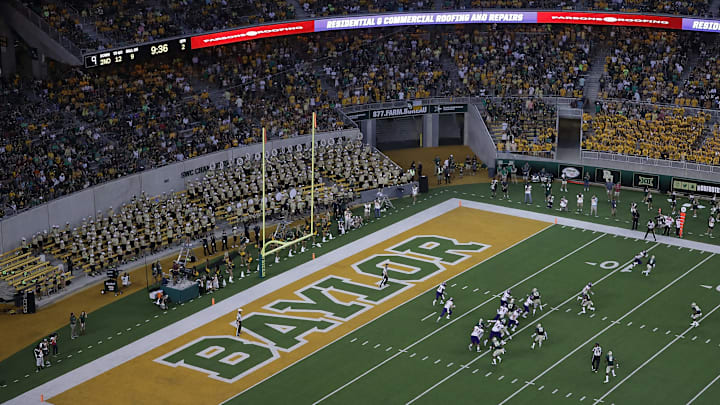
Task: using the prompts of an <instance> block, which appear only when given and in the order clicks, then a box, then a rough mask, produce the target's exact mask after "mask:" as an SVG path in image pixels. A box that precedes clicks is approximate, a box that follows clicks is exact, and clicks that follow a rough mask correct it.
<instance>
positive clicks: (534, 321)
mask: <svg viewBox="0 0 720 405" xmlns="http://www.w3.org/2000/svg"><path fill="white" fill-rule="evenodd" d="M657 246H658V245H654V246H651V247H650V249H648V251H650V250H652V249H654V248H655V247H657ZM631 262H632V260H630V261H628V262H627V263H625V264H623V265H622V266H618V267H617V268H616V269H615V270H613V271H611V272H610V273H608V274H606V275H604V276H603V277H601V278H600V279H599V280H597V281H595V282H594V283H593V285H597V284H599V283H601V282H602V281H603V280H605V279H606V278H608V277H610V276H612V275H613V274H615V273H617V272H618V271H620V270H621V269H623V268H624V267H625V266H627V265H628V264H629V263H631ZM578 293H579V291H577V292H575V293H573V294H572V295H571V296H570V297H569V298H568V299H566V300H565V301H563V302H562V303H560V304H559V305H556V306H554V307H552V309H550V311H548V312H546V313H544V314H543V315H542V316H540V317H539V318H535V319H533V321H532V322H528V324H527V325H525V326H523V327H522V328H520V329H519V330H518V331H517V332H514V333H513V334H512V336H513V337H515V336H516V335H517V334H519V333H520V332H522V331H523V330H525V329H527V328H529V327H530V326H534V325H535V324H536V322H540V320H541V319H543V318H545V317H546V316H548V315H550V314H551V313H553V312H554V311H556V310H557V308H559V307H562V306H563V305H565V304H567V303H568V302H570V301H572V300H575V299H576V298H577V296H578ZM488 353H490V350H486V351H485V352H483V353H482V354H480V355H478V356H476V357H475V358H474V359H472V360H470V361H469V362H468V363H466V364H465V365H463V366H461V367H460V368H458V369H457V370H455V371H454V372H453V373H451V374H450V375H448V376H447V377H445V378H443V379H442V380H440V381H438V382H437V383H435V384H434V385H433V386H432V387H430V388H428V389H426V390H425V391H423V392H422V393H420V395H418V396H416V397H415V398H413V399H411V400H410V401H408V402H407V403H406V404H405V405H409V404H412V403H413V402H415V401H417V400H418V399H420V398H422V397H423V396H425V394H427V393H428V392H430V391H432V390H434V389H435V388H437V387H438V386H440V384H442V383H444V382H445V381H447V380H449V379H451V378H452V377H454V376H455V375H456V374H457V373H459V372H461V371H462V370H464V369H465V368H467V367H469V366H470V365H471V364H473V363H474V362H476V361H477V360H480V358H481V357H483V356H485V355H486V354H488ZM532 383H533V381H530V382H526V384H525V386H524V387H527V386H528V385H530V384H532Z"/></svg>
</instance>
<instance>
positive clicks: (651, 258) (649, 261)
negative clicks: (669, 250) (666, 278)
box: [642, 255, 655, 276]
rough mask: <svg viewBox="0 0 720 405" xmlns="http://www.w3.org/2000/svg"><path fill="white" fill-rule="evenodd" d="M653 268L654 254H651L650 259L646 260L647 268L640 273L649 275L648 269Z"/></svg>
mask: <svg viewBox="0 0 720 405" xmlns="http://www.w3.org/2000/svg"><path fill="white" fill-rule="evenodd" d="M654 268H655V255H652V256H651V257H650V260H648V262H647V269H645V270H643V272H642V274H644V275H645V276H649V275H650V271H652V269H654Z"/></svg>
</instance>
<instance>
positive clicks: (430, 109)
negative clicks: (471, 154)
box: [345, 104, 468, 121]
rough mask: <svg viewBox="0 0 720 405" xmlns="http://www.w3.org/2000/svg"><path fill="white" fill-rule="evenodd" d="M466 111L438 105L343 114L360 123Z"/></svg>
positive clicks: (456, 105) (464, 107)
mask: <svg viewBox="0 0 720 405" xmlns="http://www.w3.org/2000/svg"><path fill="white" fill-rule="evenodd" d="M467 111H468V106H467V104H438V105H423V106H417V107H401V108H382V109H379V110H369V111H357V112H351V113H345V115H346V116H347V117H348V118H350V119H351V120H353V121H362V120H370V119H383V118H401V117H411V116H413V115H425V114H456V113H466V112H467Z"/></svg>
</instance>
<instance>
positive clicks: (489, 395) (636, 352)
mask: <svg viewBox="0 0 720 405" xmlns="http://www.w3.org/2000/svg"><path fill="white" fill-rule="evenodd" d="M593 236H597V235H593V234H592V232H581V231H579V230H575V231H573V230H570V229H564V230H563V229H562V228H561V227H553V228H551V229H550V230H548V231H545V232H543V233H541V234H540V235H538V236H535V237H533V238H531V239H530V240H528V241H526V242H524V243H523V244H521V245H518V246H516V247H515V248H513V249H512V250H511V251H508V252H506V253H504V254H501V255H499V256H496V257H494V258H492V259H490V260H488V261H487V262H485V263H483V264H480V265H478V266H476V267H475V268H474V269H472V270H471V271H469V272H466V273H464V274H462V275H460V276H457V277H455V278H454V279H452V280H451V281H450V283H449V284H451V283H452V284H457V286H456V287H455V288H449V290H448V294H449V295H452V296H454V297H455V300H456V305H457V308H456V314H455V318H454V319H457V320H456V321H454V322H452V323H449V321H447V320H445V319H443V320H441V322H440V323H436V322H435V319H436V318H435V316H433V317H431V318H430V319H427V320H425V321H421V319H422V318H424V317H425V316H426V315H428V314H429V313H431V312H432V311H433V310H436V311H437V310H439V308H438V307H435V308H433V307H432V306H431V301H432V298H433V296H432V291H428V292H427V293H426V294H424V295H422V296H420V297H418V298H417V299H415V300H413V301H410V302H408V303H406V304H405V305H402V306H401V307H398V308H396V309H395V310H393V311H391V312H389V313H387V314H386V315H385V316H383V317H381V318H379V319H377V320H376V321H374V322H372V323H371V324H368V325H366V326H365V327H362V328H360V329H358V330H357V331H355V332H352V333H350V334H349V335H348V336H346V337H344V338H342V339H340V340H338V341H336V342H335V343H333V344H331V345H330V346H328V347H327V348H325V349H324V350H322V351H320V352H317V353H316V354H315V355H313V356H311V357H309V358H306V359H305V360H303V361H301V362H299V363H297V364H296V365H294V366H293V367H291V368H289V369H287V370H285V371H284V372H282V373H279V374H278V375H276V376H274V377H272V378H271V379H269V380H266V381H265V382H263V383H261V384H259V385H257V386H256V387H254V388H252V389H250V390H248V391H247V392H245V393H243V394H242V395H240V396H238V397H236V398H234V399H233V400H232V401H231V403H247V402H250V403H254V402H257V401H260V400H263V401H266V402H270V403H282V402H286V401H289V400H290V399H291V397H296V398H297V397H299V398H303V399H304V400H306V402H313V401H316V400H319V399H321V398H322V397H324V396H325V395H326V394H328V393H330V392H332V391H333V390H335V389H336V388H338V387H341V386H342V385H343V384H345V383H347V382H349V381H351V380H353V379H354V378H356V377H358V376H360V375H361V374H363V373H365V372H366V371H367V370H370V369H371V368H373V367H375V366H376V365H378V364H380V363H381V362H383V361H385V360H387V359H388V358H390V357H391V356H395V357H394V358H392V359H391V360H389V361H387V362H386V363H384V364H383V365H382V366H380V367H378V368H376V369H375V370H373V371H372V372H369V373H368V374H367V375H365V376H364V377H362V378H360V379H358V380H357V381H356V382H354V383H352V384H351V385H349V386H347V387H346V388H344V389H342V390H341V391H339V392H337V393H335V394H334V395H333V396H331V397H329V398H328V399H327V400H326V401H325V402H323V403H338V404H340V403H342V404H353V403H373V402H382V403H405V402H407V401H410V400H412V399H413V398H415V397H417V396H418V395H420V394H422V393H423V392H424V391H426V390H428V389H430V388H431V387H433V386H434V385H435V384H436V383H438V382H439V381H441V380H443V379H445V378H446V377H448V376H449V375H451V374H452V373H455V372H456V371H457V374H456V375H454V376H453V377H451V378H449V379H448V380H447V381H445V382H444V383H442V384H440V385H438V386H437V387H435V388H434V389H431V390H430V391H429V392H428V393H427V394H425V395H424V396H422V397H420V398H419V400H418V403H437V402H438V401H447V400H449V399H450V398H452V401H453V402H458V403H478V402H480V403H498V402H500V401H502V400H503V399H505V398H506V397H508V396H509V395H511V394H512V393H513V392H515V391H516V390H518V389H520V388H521V387H522V386H523V385H524V383H525V381H531V380H532V379H534V378H535V377H536V376H537V375H539V374H540V373H542V372H543V371H544V370H546V369H547V368H549V367H550V366H552V365H553V364H555V363H556V362H558V360H560V359H562V358H563V357H565V355H566V354H568V353H570V352H571V351H572V350H574V349H575V348H576V347H578V345H580V346H581V348H580V349H579V350H578V351H577V352H575V353H574V354H572V355H570V356H568V357H567V358H566V359H565V360H564V361H563V362H561V363H559V365H558V366H557V367H555V368H554V369H552V370H551V371H550V372H548V373H547V374H546V375H544V376H543V377H541V378H538V379H537V380H536V381H535V382H534V385H530V386H529V388H527V389H525V390H524V391H522V392H521V393H520V394H518V395H517V396H516V397H514V398H513V400H512V401H510V402H509V403H513V404H515V403H531V402H532V403H534V404H538V403H540V404H555V403H559V402H563V401H565V402H567V403H570V402H577V401H578V400H579V399H580V398H581V397H583V396H584V397H586V399H585V401H588V402H589V403H591V401H590V400H589V399H592V398H597V397H598V396H600V395H603V393H604V392H606V391H607V390H609V389H610V388H611V387H612V386H613V384H614V383H617V382H618V381H619V380H620V379H621V378H622V377H623V374H624V373H629V372H630V371H631V370H633V369H634V368H636V367H638V366H639V365H640V364H642V362H644V361H645V360H646V359H648V358H649V357H650V356H652V355H653V354H654V353H655V352H656V351H658V350H660V349H661V348H662V347H663V346H664V345H665V344H667V343H668V342H669V341H670V340H672V338H673V337H674V334H679V333H681V332H682V331H684V330H685V329H686V328H687V326H688V323H689V320H688V314H689V304H690V300H691V298H690V297H693V298H692V299H697V300H698V302H699V303H701V305H704V306H705V308H704V309H705V310H706V311H707V310H710V309H711V308H712V307H714V305H716V304H713V302H714V303H717V302H720V299H719V297H718V295H717V293H716V292H715V291H711V290H706V289H704V288H701V287H699V284H700V283H715V284H717V276H713V274H712V271H711V270H712V269H713V268H717V266H718V265H719V264H720V257H718V256H714V257H712V258H711V259H709V260H707V261H706V262H705V263H704V264H703V265H701V266H698V267H697V268H696V269H695V270H693V271H692V272H690V273H688V274H687V275H685V276H684V277H681V278H680V280H679V281H677V282H676V283H675V284H674V285H672V286H671V287H669V288H667V289H665V290H664V291H663V292H661V293H659V294H656V295H655V296H654V297H653V298H652V299H649V300H648V298H649V297H651V296H653V295H654V294H655V293H656V292H657V291H659V290H661V289H663V288H664V287H665V286H666V285H668V284H670V283H671V282H672V281H673V280H675V279H676V278H679V277H680V276H681V275H682V274H683V273H685V272H687V271H688V270H690V269H691V268H693V266H696V265H697V264H698V263H700V262H701V261H702V260H704V259H706V258H708V257H709V255H708V254H707V253H704V252H698V251H692V252H691V251H689V250H688V249H682V250H678V249H677V248H675V247H667V246H666V245H658V246H657V247H655V248H653V250H652V251H651V254H656V255H657V258H658V263H659V264H658V267H657V268H656V269H655V271H654V273H653V274H652V276H650V277H647V278H646V277H644V276H641V275H640V273H639V271H640V270H641V269H640V268H636V269H634V270H633V272H630V273H627V272H620V271H614V272H613V270H604V269H601V268H599V267H598V266H591V265H588V264H586V263H585V262H595V263H600V262H603V261H609V260H613V261H617V262H619V263H621V264H623V263H626V262H628V261H629V260H630V259H631V258H632V256H633V255H634V254H635V253H637V252H638V251H639V250H641V249H646V248H648V247H650V246H654V245H655V244H652V243H651V244H646V243H644V242H642V241H639V242H636V241H634V240H630V239H629V240H625V239H624V238H622V237H620V238H614V237H612V236H611V235H608V236H604V237H603V238H601V239H599V240H597V241H595V242H594V243H592V244H591V245H590V246H587V247H585V248H583V249H581V250H580V251H578V252H577V253H575V254H573V255H571V256H569V257H567V258H566V259H565V260H563V261H561V262H560V263H557V264H555V265H554V266H552V268H551V269H549V270H546V271H545V272H543V273H541V274H538V275H536V276H535V277H533V278H532V279H530V280H528V281H527V282H525V283H523V284H522V285H520V286H518V287H516V288H514V289H513V291H514V292H515V295H516V296H521V295H524V294H525V293H527V292H529V291H530V289H531V288H532V287H537V288H539V289H540V292H541V293H542V294H543V300H544V302H546V303H549V304H550V305H551V306H554V305H558V304H560V303H562V302H563V301H566V300H568V302H567V303H566V304H565V305H562V306H561V307H560V308H559V309H558V310H557V311H553V312H550V311H549V310H550V307H548V308H546V309H545V312H543V313H539V314H537V315H536V317H535V319H532V320H523V321H522V322H521V328H524V327H526V329H524V330H522V331H521V332H520V331H519V332H518V333H517V335H516V336H515V337H514V339H513V340H512V341H510V342H509V343H508V345H507V346H506V348H507V351H508V352H507V353H506V355H505V356H504V361H503V363H502V364H500V365H498V366H492V365H490V361H491V359H490V355H489V354H486V353H484V352H483V353H481V354H478V353H476V352H474V351H473V352H470V351H468V348H467V345H468V343H469V334H470V331H471V328H472V325H473V323H474V322H476V321H477V319H478V318H480V317H482V318H485V319H488V318H490V317H492V316H493V315H494V311H495V309H496V308H497V306H498V305H499V298H495V299H494V300H492V301H491V302H490V303H488V304H486V305H484V306H482V307H480V308H478V309H474V310H472V311H470V310H471V309H473V308H475V307H476V306H478V305H480V304H482V303H483V302H485V301H486V300H487V297H488V296H487V295H485V294H484V291H485V289H487V290H490V291H491V294H498V293H500V292H501V291H502V290H504V289H505V288H507V287H508V286H510V285H512V284H514V283H516V282H517V281H519V280H521V279H522V278H524V277H526V276H527V275H529V274H532V273H533V272H536V271H537V270H539V269H541V268H543V267H544V266H546V265H547V264H548V263H552V262H553V261H555V260H557V259H558V258H560V257H563V256H564V255H566V254H567V252H569V251H571V250H572V249H575V248H577V247H578V246H580V245H581V244H583V243H584V242H585V241H586V240H588V238H590V237H593ZM478 239H479V240H478V242H483V240H482V238H481V237H480V238H478ZM501 269H502V270H501ZM510 269H511V270H512V271H509V270H510ZM618 269H619V268H618ZM611 272H612V274H611ZM606 275H607V277H605V276H606ZM604 277H605V278H604ZM603 278H604V280H602V281H601V282H599V283H596V285H595V287H594V290H595V291H596V295H595V296H594V300H595V304H596V307H597V311H596V313H595V316H594V317H592V318H591V317H590V314H586V315H583V316H578V315H577V313H578V312H579V304H578V303H577V301H576V300H575V295H576V293H577V291H578V290H579V289H580V288H581V287H582V286H583V285H584V284H585V283H586V282H587V281H598V280H600V279H603ZM464 285H468V286H469V288H467V289H465V290H463V289H462V287H461V286H464ZM473 287H480V290H479V291H477V292H472V291H473V289H474V288H473ZM646 300H647V302H645V303H644V304H643V305H642V306H640V305H641V304H642V303H643V302H644V301H646ZM703 303H704V304H703ZM634 308H638V309H636V310H635V312H634V313H632V314H630V315H628V316H626V317H625V318H623V323H621V324H617V325H615V326H612V327H610V328H608V326H609V325H611V321H613V320H615V319H618V318H621V317H623V316H624V315H625V314H627V313H628V312H629V311H631V310H633V309H634ZM568 309H569V312H566V311H567V310H568ZM469 311H470V312H469ZM718 316H720V314H716V317H715V318H710V321H708V322H707V325H703V326H704V327H703V328H701V329H698V330H697V333H700V331H701V330H702V331H703V332H702V333H703V340H702V341H700V342H699V341H697V340H696V341H695V345H694V346H693V347H697V346H703V345H705V343H704V341H705V339H708V338H711V339H712V340H715V339H720V337H718V338H715V337H714V334H717V332H713V330H712V328H713V326H712V325H713V324H714V325H717V319H718V318H717V317H718ZM540 317H543V318H542V319H541V321H542V323H543V325H544V326H545V328H546V329H547V330H548V333H549V334H550V339H549V340H548V341H547V342H546V344H545V345H544V346H543V348H542V350H535V351H533V350H531V349H530V347H529V346H530V335H531V333H532V331H533V329H534V326H535V324H536V322H537V321H536V319H538V318H540ZM603 318H605V319H603ZM713 319H714V320H713ZM628 322H633V324H631V325H630V326H627V325H626V324H627V323H628ZM710 322H713V323H712V324H711V323H710ZM448 323H449V324H448ZM643 324H645V325H646V326H645V327H644V328H642V329H641V328H640V326H641V325H643ZM443 325H447V326H444V327H443V328H442V329H440V330H438V327H440V326H443ZM655 327H657V328H659V329H658V330H657V331H656V332H652V330H653V328H655ZM605 329H607V330H606V331H604V330H605ZM715 329H717V328H715ZM666 330H672V332H671V333H670V334H668V335H665V331H666ZM601 331H602V332H603V333H602V334H600V335H599V336H598V337H597V339H591V338H592V337H593V336H594V335H596V334H598V333H599V332H601ZM693 333H695V332H693ZM689 336H690V338H691V337H692V334H689ZM705 336H707V337H705ZM423 339H424V340H423ZM588 339H591V341H590V342H588V343H587V344H583V342H585V341H587V340H588ZM594 340H597V341H599V342H600V343H601V344H602V345H603V346H604V348H605V350H606V351H607V350H613V351H614V353H615V355H616V356H617V357H618V360H619V361H620V363H621V365H622V367H621V369H619V370H618V378H615V379H614V380H613V381H612V383H611V384H607V385H604V384H602V379H603V378H604V376H602V375H601V373H598V374H594V373H591V372H590V365H589V362H590V361H589V360H590V356H589V353H590V349H591V347H592V342H593V341H594ZM365 341H367V342H368V343H367V344H363V343H364V342H365ZM690 342H692V341H690ZM688 343H689V342H686V341H683V342H682V344H688ZM377 344H379V346H377V347H376V345H377ZM388 348H390V349H389V350H388ZM672 348H673V349H674V350H675V349H677V350H679V349H681V344H680V343H678V344H677V346H676V347H672ZM400 349H402V350H403V351H402V352H401V351H399V350H400ZM705 350H712V351H713V352H714V353H715V356H717V355H718V354H720V352H718V351H720V348H718V347H717V346H716V345H713V346H712V347H710V346H707V348H706V349H705ZM690 353H691V352H688V353H686V355H690ZM680 357H682V355H680ZM712 358H714V357H712ZM712 358H711V357H710V356H704V357H703V356H699V357H697V356H695V357H693V362H694V366H693V367H692V368H693V371H695V373H694V374H685V373H683V371H682V370H684V369H686V368H687V367H685V366H684V365H683V364H678V365H677V366H673V365H672V364H666V362H664V361H658V362H657V363H650V364H649V366H648V368H647V371H648V373H653V370H654V368H655V367H658V366H659V367H665V369H664V370H665V373H657V372H656V373H654V374H650V375H661V377H662V378H661V379H659V380H656V382H655V386H656V387H657V386H660V387H663V386H664V384H667V385H668V389H657V388H656V389H655V390H653V392H651V393H648V389H647V386H646V385H641V386H638V385H636V384H634V383H626V384H623V385H622V386H621V388H620V389H618V390H617V392H616V393H613V394H612V396H611V397H609V398H608V402H610V401H613V402H616V403H618V404H619V403H639V401H640V398H643V396H644V398H648V395H650V397H649V398H652V399H654V403H684V402H683V401H687V400H688V399H689V398H690V396H689V392H697V391H698V390H700V389H701V388H702V386H703V385H705V384H706V383H707V382H709V381H710V380H711V379H712V378H713V377H714V376H715V375H716V373H717V370H716V369H714V368H713V367H712V366H713V364H714V361H713V360H712ZM461 367H462V368H461ZM465 367H467V368H465ZM602 369H603V370H604V363H603V365H602ZM458 370H459V371H458ZM476 370H477V371H476ZM644 373H645V370H641V371H640V372H638V376H641V375H643V374H644ZM698 373H702V374H698ZM631 381H632V380H631ZM680 386H682V387H685V389H684V390H678V389H675V387H680ZM540 387H543V388H542V389H540V390H539V391H538V388H540ZM555 389H557V391H555ZM553 391H554V393H553ZM568 394H570V397H568V398H566V395H568ZM631 396H632V398H633V399H634V400H633V401H630V402H626V401H624V400H623V399H624V398H627V397H631ZM707 400H708V398H705V401H706V402H704V403H710V402H707ZM698 403H703V402H698Z"/></svg>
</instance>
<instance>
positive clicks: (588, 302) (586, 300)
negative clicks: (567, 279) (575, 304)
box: [578, 294, 595, 315]
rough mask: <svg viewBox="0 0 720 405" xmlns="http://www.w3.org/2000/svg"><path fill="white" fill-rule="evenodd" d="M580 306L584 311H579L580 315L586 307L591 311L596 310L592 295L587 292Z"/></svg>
mask: <svg viewBox="0 0 720 405" xmlns="http://www.w3.org/2000/svg"><path fill="white" fill-rule="evenodd" d="M580 307H581V308H582V311H581V312H579V313H578V315H580V314H584V313H585V309H586V308H587V309H589V310H591V311H595V305H594V304H593V302H592V299H590V296H589V295H587V294H585V295H583V296H582V301H581V302H580Z"/></svg>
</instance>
